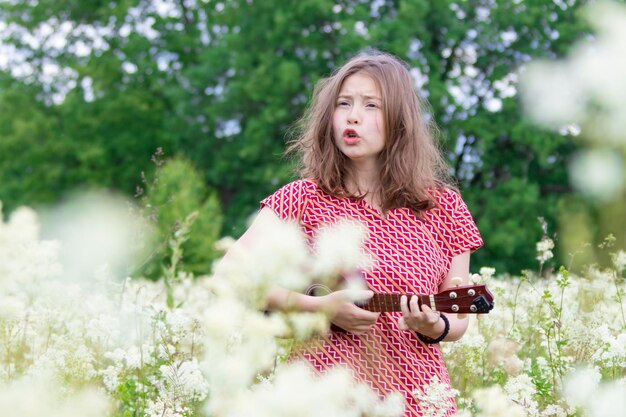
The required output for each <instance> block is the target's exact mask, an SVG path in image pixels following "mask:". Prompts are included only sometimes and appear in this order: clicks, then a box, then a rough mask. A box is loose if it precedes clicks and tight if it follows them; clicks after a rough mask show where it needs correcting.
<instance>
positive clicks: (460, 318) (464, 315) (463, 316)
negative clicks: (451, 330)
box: [456, 314, 467, 320]
mask: <svg viewBox="0 0 626 417" xmlns="http://www.w3.org/2000/svg"><path fill="white" fill-rule="evenodd" d="M456 318H457V319H459V320H463V319H465V318H467V314H457V315H456Z"/></svg>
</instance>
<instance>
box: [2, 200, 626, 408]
mask: <svg viewBox="0 0 626 417" xmlns="http://www.w3.org/2000/svg"><path fill="white" fill-rule="evenodd" d="M96 213H97V212H96ZM99 218H101V216H96V217H94V218H93V219H92V222H91V223H90V224H92V225H93V227H95V228H103V227H105V226H106V228H107V229H108V230H114V231H115V230H118V231H121V230H125V229H126V227H119V226H120V224H117V223H115V222H113V223H111V222H110V220H109V223H107V224H106V225H102V224H98V221H99V220H98V219H99ZM100 221H101V220H100ZM121 226H124V225H123V224H122V225H121ZM267 227H268V231H271V234H269V235H268V238H267V239H265V240H264V242H263V244H262V245H258V246H253V247H250V248H247V249H246V250H245V251H243V250H241V251H238V252H235V253H233V254H232V256H229V260H228V261H226V262H223V263H221V264H220V265H219V266H217V267H216V268H215V271H216V272H215V275H214V276H199V277H192V276H190V275H188V274H185V273H184V272H177V271H175V270H173V269H170V270H169V272H170V273H172V275H170V276H169V277H165V278H164V279H162V280H160V281H157V282H154V281H147V280H141V279H127V280H124V279H119V276H116V274H115V271H114V270H112V269H111V268H110V267H106V266H101V267H100V268H95V266H96V265H94V268H93V270H92V271H91V273H89V274H86V275H85V276H84V277H82V278H83V279H73V278H71V277H69V278H68V275H67V272H68V271H70V270H72V266H71V262H70V264H68V263H62V262H61V260H62V259H63V257H64V255H63V253H64V251H63V244H64V243H63V242H60V241H51V240H42V239H41V238H40V235H39V222H38V218H37V216H36V214H35V212H34V211H32V210H30V209H28V208H22V209H19V210H16V211H15V212H13V213H12V214H11V216H10V217H9V218H8V219H6V220H5V221H2V222H1V223H0V338H1V340H0V384H1V385H2V388H1V389H0V410H3V411H2V414H3V415H9V414H4V413H5V412H6V410H12V412H11V414H10V415H13V416H23V417H28V416H32V417H39V416H42V415H47V416H54V417H70V416H81V417H84V416H88V417H90V416H94V417H96V416H97V417H128V416H150V417H152V416H154V417H156V416H162V417H165V416H168V417H183V416H184V417H190V416H325V417H326V416H350V415H353V416H361V415H367V416H397V415H401V414H402V404H401V400H400V399H399V397H396V396H394V395H390V396H388V397H387V398H384V399H379V398H377V396H375V395H374V394H373V393H372V392H371V390H370V389H369V388H367V387H365V386H362V385H355V383H354V382H353V381H352V379H351V377H350V374H349V373H348V372H346V371H344V370H341V369H337V370H336V371H334V372H332V373H329V374H327V375H324V376H321V377H315V376H313V375H312V374H311V372H310V371H309V370H308V368H307V367H305V366H304V365H300V364H297V363H287V362H285V361H284V357H285V355H286V353H287V351H288V349H289V343H290V341H293V340H305V339H306V338H307V337H310V336H311V335H313V334H315V333H319V332H324V331H326V328H327V325H328V323H327V321H326V319H325V317H323V316H321V315H313V314H303V313H288V314H283V313H276V314H271V315H265V314H263V312H262V299H263V294H264V292H265V290H266V289H267V288H268V287H269V286H271V285H276V284H279V285H283V286H286V287H289V288H293V289H296V290H298V289H300V290H301V289H302V288H304V287H305V286H306V285H307V284H308V283H309V282H310V279H312V278H313V276H314V275H315V274H317V277H318V278H319V277H322V276H330V275H332V272H333V271H337V270H342V269H344V268H349V267H351V266H353V265H354V264H356V263H358V262H360V260H359V259H358V257H355V256H351V254H353V253H358V252H359V251H358V250H355V249H356V248H358V245H359V242H360V240H359V239H360V238H361V236H360V235H359V233H358V230H357V231H355V230H352V229H350V228H348V227H345V226H338V227H336V228H334V229H330V230H328V231H327V232H326V234H324V235H322V236H320V239H319V241H318V245H319V255H318V256H317V257H316V258H311V257H310V256H308V254H307V249H306V245H305V244H304V241H303V240H302V239H301V236H300V234H299V232H298V229H297V227H295V226H293V225H284V224H271V225H267ZM86 233H88V232H86ZM87 237H89V236H88V234H87ZM184 238H185V235H184V231H183V233H181V234H179V235H178V239H179V241H177V240H173V241H172V242H170V243H171V245H172V246H173V247H177V245H179V244H180V241H182V240H184ZM82 243H83V245H85V244H86V243H85V242H82ZM222 243H227V242H222ZM549 246H550V245H546V243H545V242H544V243H541V244H539V245H538V249H539V250H540V252H541V253H539V254H538V257H539V258H540V259H542V260H547V259H548V258H550V253H549V249H548V248H549ZM604 247H605V248H604V249H605V250H607V251H609V252H611V253H612V259H613V266H612V267H610V268H604V269H599V268H598V267H595V266H589V267H588V268H587V269H586V270H585V271H584V273H582V274H580V275H574V274H570V273H569V272H568V271H567V270H566V269H565V268H561V269H560V270H559V271H557V272H555V273H549V274H543V276H538V274H537V273H535V272H530V271H526V272H525V273H524V274H522V275H521V276H499V275H497V274H495V273H494V272H495V271H494V270H493V269H491V268H486V267H483V268H481V269H480V270H479V271H478V272H479V273H477V274H473V275H472V280H473V281H476V282H478V281H479V282H485V283H487V284H488V287H489V288H490V289H491V291H492V292H493V293H494V295H495V299H496V308H495V309H494V310H493V311H492V312H491V313H490V314H488V315H484V316H480V317H473V318H472V321H471V325H470V328H469V330H468V332H467V334H466V335H465V337H464V338H463V339H462V340H461V341H459V342H454V343H447V344H444V345H443V348H444V351H445V356H446V359H447V363H448V366H449V369H450V372H451V377H452V382H453V386H454V388H455V392H452V393H450V392H447V391H446V390H442V389H441V386H440V385H439V384H438V381H432V383H431V385H430V386H429V387H428V388H427V389H426V390H425V392H416V393H415V395H416V396H418V397H419V398H420V400H422V401H423V404H424V409H425V410H427V415H432V416H436V415H438V414H437V409H436V407H435V405H436V404H437V403H438V401H440V399H441V398H442V397H447V396H450V395H454V396H456V398H457V402H458V403H459V406H460V409H461V410H460V415H462V416H470V415H472V416H559V417H560V416H598V417H600V416H602V417H610V416H624V415H625V414H624V413H625V411H624V410H626V403H625V401H626V397H625V396H624V395H623V394H624V392H626V317H625V311H624V310H625V309H626V303H625V300H624V299H625V298H626V294H625V291H626V281H625V280H624V268H625V266H626V252H624V251H623V250H618V249H616V248H614V247H613V246H612V239H611V238H610V237H609V238H608V239H607V240H606V241H605V243H604ZM91 249H98V250H102V247H97V248H91ZM86 250H89V248H87V249H83V250H82V251H79V252H78V253H76V256H77V257H79V258H81V259H76V261H77V262H79V263H82V260H84V259H88V258H89V253H88V252H86ZM546 251H548V252H546ZM174 253H177V251H174ZM178 255H180V253H179V254H178ZM175 264H176V262H172V265H175ZM68 265H70V266H69V268H70V269H68ZM73 267H74V268H75V267H76V262H75V263H74V266H73ZM303 271H308V272H307V273H304V272H303ZM311 271H315V272H314V273H311ZM428 410H431V411H430V412H429V411H428Z"/></svg>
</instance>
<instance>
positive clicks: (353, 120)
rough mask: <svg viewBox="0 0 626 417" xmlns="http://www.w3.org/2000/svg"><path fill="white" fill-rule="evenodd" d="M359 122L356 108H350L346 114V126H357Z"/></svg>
mask: <svg viewBox="0 0 626 417" xmlns="http://www.w3.org/2000/svg"><path fill="white" fill-rule="evenodd" d="M360 122H361V115H360V114H359V111H358V110H357V108H356V106H352V107H351V108H350V111H349V112H348V124H359V123H360Z"/></svg>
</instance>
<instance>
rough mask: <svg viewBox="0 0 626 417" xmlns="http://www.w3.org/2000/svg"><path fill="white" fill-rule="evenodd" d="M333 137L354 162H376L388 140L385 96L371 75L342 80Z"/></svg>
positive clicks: (334, 116) (356, 75) (334, 114)
mask: <svg viewBox="0 0 626 417" xmlns="http://www.w3.org/2000/svg"><path fill="white" fill-rule="evenodd" d="M333 137H334V140H335V145H336V146H337V148H339V150H340V151H341V152H342V153H343V154H344V155H345V156H347V157H348V158H349V159H350V160H351V161H353V162H355V163H359V164H361V163H366V164H376V163H377V160H378V155H379V154H380V152H381V151H382V150H383V149H384V147H385V140H386V138H385V130H384V118H383V111H382V95H381V92H380V89H379V88H378V86H377V85H376V82H374V80H373V79H372V78H371V77H370V76H369V75H367V74H364V73H362V72H357V73H355V74H352V75H350V76H349V77H347V78H346V79H345V80H344V81H343V84H342V85H341V89H340V91H339V95H338V97H337V101H336V103H335V109H334V111H333Z"/></svg>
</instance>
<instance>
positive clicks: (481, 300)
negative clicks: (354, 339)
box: [305, 278, 494, 314]
mask: <svg viewBox="0 0 626 417" xmlns="http://www.w3.org/2000/svg"><path fill="white" fill-rule="evenodd" d="M460 282H461V279H460V278H459V279H455V278H453V279H452V283H453V284H454V283H456V286H455V287H452V288H449V289H447V290H445V291H441V292H440V293H437V294H428V295H421V294H398V293H374V296H373V297H372V298H370V299H369V300H365V301H363V302H356V303H355V304H356V305H358V306H359V307H361V308H362V309H364V310H368V311H374V312H389V311H402V310H401V308H400V297H402V296H403V295H406V296H407V299H408V300H410V299H411V297H412V296H413V295H416V296H417V303H418V305H419V307H420V308H421V307H422V305H427V306H429V307H430V308H431V310H433V311H440V312H442V313H456V314H487V313H489V312H490V311H491V310H492V309H493V307H494V301H493V294H491V291H489V289H488V288H487V286H486V285H485V284H476V285H459V283H460ZM329 292H331V289H330V288H328V287H327V286H325V285H321V284H313V285H311V286H310V287H309V288H307V290H306V292H305V294H307V295H323V294H322V293H326V294H328V293H329Z"/></svg>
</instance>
